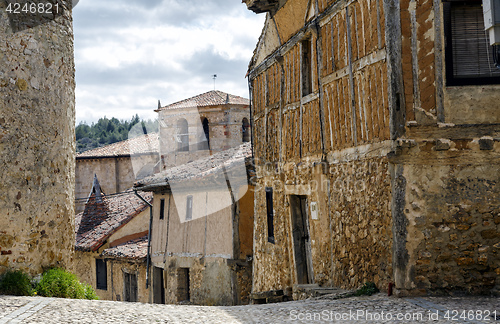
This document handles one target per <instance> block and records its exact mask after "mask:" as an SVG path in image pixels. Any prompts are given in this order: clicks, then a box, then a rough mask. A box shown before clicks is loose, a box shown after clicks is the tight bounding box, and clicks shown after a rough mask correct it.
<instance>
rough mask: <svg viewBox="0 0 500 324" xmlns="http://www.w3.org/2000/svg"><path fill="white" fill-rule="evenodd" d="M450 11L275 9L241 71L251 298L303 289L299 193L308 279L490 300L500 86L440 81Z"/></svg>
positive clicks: (401, 5) (373, 3)
mask: <svg viewBox="0 0 500 324" xmlns="http://www.w3.org/2000/svg"><path fill="white" fill-rule="evenodd" d="M449 6H450V4H449V3H447V2H441V1H438V0H426V1H411V0H406V1H395V0H386V1H382V0H380V1H377V0H360V1H336V2H334V1H320V0H318V1H313V0H311V1H306V0H288V1H283V2H279V3H277V4H276V7H275V8H273V9H272V10H271V9H270V12H271V13H272V15H271V14H268V16H267V19H266V24H265V27H264V30H263V33H262V36H261V38H260V40H259V43H258V44H257V49H256V51H255V54H254V57H253V59H252V61H251V62H250V72H249V79H250V90H251V92H252V100H253V101H252V105H253V113H254V114H253V117H254V118H253V123H254V129H255V132H254V145H255V158H256V166H257V168H256V169H257V176H258V181H257V189H256V190H257V191H256V194H255V199H256V200H255V228H254V258H255V259H254V271H253V274H254V278H253V291H254V292H255V293H257V292H263V291H269V290H281V289H283V290H285V291H289V290H294V289H293V287H294V285H297V283H299V280H298V279H297V272H298V270H297V269H298V268H299V264H300V262H298V261H297V252H296V250H297V244H296V243H295V242H294V234H293V232H294V230H295V229H296V228H294V225H293V222H292V213H291V211H290V209H291V207H290V205H291V203H290V197H291V196H300V197H306V198H307V204H308V208H306V213H307V214H308V215H306V216H307V220H308V225H307V226H308V234H309V238H308V242H306V243H307V244H306V245H308V246H310V249H309V250H307V249H306V252H305V253H306V254H308V255H306V257H305V259H306V260H307V258H311V259H312V267H311V268H312V275H310V276H309V280H310V281H311V283H316V284H319V285H320V286H336V287H342V288H357V287H359V286H361V285H362V284H363V283H364V282H365V281H374V282H375V283H376V284H377V286H378V287H379V288H381V289H386V288H387V284H388V283H390V282H394V283H395V285H396V286H395V287H396V289H395V291H396V293H397V294H399V295H406V294H412V295H415V294H442V293H450V292H460V293H469V294H478V293H487V294H490V293H497V294H498V292H499V287H500V279H499V274H500V258H499V257H498V252H499V249H500V220H499V219H498V215H499V214H498V213H499V206H500V199H499V197H500V195H499V194H498V192H500V188H499V186H500V179H499V177H500V173H499V172H498V168H499V165H500V162H499V161H500V154H499V149H500V124H499V120H500V104H499V103H500V91H499V90H500V86H499V85H498V84H494V82H493V83H492V82H489V84H486V85H481V86H478V85H474V84H460V85H455V84H453V83H452V82H450V81H449V80H447V78H448V74H447V72H446V71H447V70H446V69H447V64H449V62H448V63H447V61H446V59H445V58H446V56H447V54H448V52H447V51H449V47H447V44H446V42H445V39H446V38H445V34H446V31H447V29H448V28H449V26H448V24H449V21H448V20H447V19H445V18H446V16H445V12H446V10H447V9H446V8H447V7H449ZM255 7H258V1H253V2H252V8H255ZM252 10H255V9H252ZM463 23H466V21H464V22H463ZM309 44H310V46H311V48H310V49H309V48H308V49H307V50H305V49H304V48H303V47H304V46H308V45H309ZM309 55H310V57H311V58H312V59H311V63H310V64H311V66H310V69H308V68H309V67H304V62H309ZM309 77H310V78H311V88H310V89H309V88H308V82H309V80H308V78H309ZM309 92H310V93H309ZM265 188H272V189H273V208H274V209H273V218H272V219H273V220H274V221H273V227H274V243H272V242H269V240H268V239H267V228H268V226H269V224H267V219H268V217H267V214H269V211H266V195H265ZM294 199H295V198H294ZM312 206H317V208H318V209H317V210H318V212H317V214H314V213H313V211H312ZM314 208H316V207H314ZM299 259H302V258H300V257H299ZM299 261H300V260H299Z"/></svg>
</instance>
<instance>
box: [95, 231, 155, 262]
mask: <svg viewBox="0 0 500 324" xmlns="http://www.w3.org/2000/svg"><path fill="white" fill-rule="evenodd" d="M147 252H148V237H147V236H144V237H141V238H138V239H135V240H131V241H128V242H126V243H123V244H120V245H117V246H115V247H112V248H109V249H106V250H104V251H102V253H101V255H102V256H105V257H111V258H117V259H119V258H127V259H137V260H138V259H145V258H146V256H147Z"/></svg>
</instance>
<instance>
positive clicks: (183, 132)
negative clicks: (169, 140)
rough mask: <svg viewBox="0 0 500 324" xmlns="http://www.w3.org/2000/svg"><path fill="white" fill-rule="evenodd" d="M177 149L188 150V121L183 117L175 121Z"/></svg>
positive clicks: (180, 150)
mask: <svg viewBox="0 0 500 324" xmlns="http://www.w3.org/2000/svg"><path fill="white" fill-rule="evenodd" d="M176 140H177V151H179V152H185V151H189V128H188V122H187V120H185V119H184V118H182V119H179V120H178V121H177V136H176Z"/></svg>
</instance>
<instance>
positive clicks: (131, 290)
mask: <svg viewBox="0 0 500 324" xmlns="http://www.w3.org/2000/svg"><path fill="white" fill-rule="evenodd" d="M123 285H124V287H123V288H124V295H125V301H128V302H136V301H137V276H136V275H135V274H132V273H124V280H123Z"/></svg>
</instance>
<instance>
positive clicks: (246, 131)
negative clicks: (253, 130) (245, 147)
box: [241, 118, 250, 143]
mask: <svg viewBox="0 0 500 324" xmlns="http://www.w3.org/2000/svg"><path fill="white" fill-rule="evenodd" d="M241 137H242V139H241V141H242V142H243V143H245V142H250V123H249V122H248V119H246V118H243V120H242V122H241Z"/></svg>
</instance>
